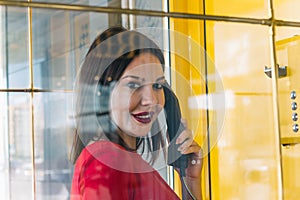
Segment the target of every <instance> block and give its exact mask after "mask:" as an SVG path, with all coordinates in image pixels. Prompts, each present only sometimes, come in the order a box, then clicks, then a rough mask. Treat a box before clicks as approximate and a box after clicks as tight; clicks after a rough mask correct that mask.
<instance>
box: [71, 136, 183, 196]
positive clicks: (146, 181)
mask: <svg viewBox="0 0 300 200" xmlns="http://www.w3.org/2000/svg"><path fill="white" fill-rule="evenodd" d="M82 199H89V200H97V199H101V200H102V199H104V200H109V199H112V200H118V199H122V200H133V199H138V200H141V199H146V200H150V199H152V200H155V199H157V200H172V199H179V198H178V196H177V195H176V194H175V192H174V191H173V190H172V189H171V188H170V187H169V185H168V184H167V183H166V182H165V181H164V180H163V179H162V177H161V176H160V175H159V173H158V172H157V171H156V170H155V169H153V168H152V167H151V166H150V165H149V164H148V163H147V162H145V161H144V160H143V159H142V158H141V157H140V155H138V154H137V153H132V152H128V151H126V150H125V149H124V148H123V147H121V146H119V145H117V144H115V143H112V142H109V141H98V142H95V143H93V144H91V145H88V146H87V147H86V148H85V149H84V150H83V151H82V152H81V154H80V156H79V157H78V159H77V161H76V164H75V170H74V176H73V181H72V190H71V200H82Z"/></svg>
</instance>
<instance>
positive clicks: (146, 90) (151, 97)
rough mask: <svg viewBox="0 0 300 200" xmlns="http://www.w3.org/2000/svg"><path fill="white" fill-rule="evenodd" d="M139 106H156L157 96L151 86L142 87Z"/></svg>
mask: <svg viewBox="0 0 300 200" xmlns="http://www.w3.org/2000/svg"><path fill="white" fill-rule="evenodd" d="M141 92H142V93H141V97H142V99H141V104H142V105H144V106H148V105H155V104H157V95H156V93H155V91H154V88H153V86H152V84H149V85H148V84H147V85H144V86H143V88H142V91H141Z"/></svg>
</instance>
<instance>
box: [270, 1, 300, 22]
mask: <svg viewBox="0 0 300 200" xmlns="http://www.w3.org/2000/svg"><path fill="white" fill-rule="evenodd" d="M274 14H275V17H276V18H277V19H281V20H292V21H300V13H299V1H297V0H274Z"/></svg>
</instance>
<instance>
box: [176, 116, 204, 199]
mask: <svg viewBox="0 0 300 200" xmlns="http://www.w3.org/2000/svg"><path fill="white" fill-rule="evenodd" d="M182 123H183V124H184V126H185V127H187V123H186V121H184V120H182ZM176 143H177V144H181V145H180V146H179V148H178V150H179V151H180V152H181V153H182V154H190V155H189V159H188V167H187V168H186V171H185V174H186V176H185V177H183V178H182V179H181V180H182V185H183V187H182V188H183V191H182V192H183V199H193V198H191V197H190V195H189V193H188V190H189V191H190V192H191V193H192V195H193V196H194V197H195V199H196V200H202V188H201V172H202V168H203V160H202V158H203V152H202V149H201V147H200V146H199V145H198V143H197V142H195V141H194V140H193V134H192V132H191V130H189V129H187V128H186V129H185V130H184V131H183V132H182V133H181V134H180V136H179V137H178V138H177V141H176ZM177 171H178V170H177ZM186 187H187V188H188V189H187V188H186Z"/></svg>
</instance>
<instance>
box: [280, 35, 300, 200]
mask: <svg viewBox="0 0 300 200" xmlns="http://www.w3.org/2000/svg"><path fill="white" fill-rule="evenodd" d="M276 49H277V56H278V62H279V64H280V65H285V66H287V76H286V77H283V78H280V79H279V81H278V85H279V88H278V89H279V105H280V128H281V133H282V138H281V143H282V144H283V147H282V162H283V186H284V197H285V199H287V200H289V199H298V198H299V196H300V181H299V180H300V172H299V170H298V169H299V164H300V131H294V130H293V126H294V125H296V124H297V125H298V124H299V119H298V120H296V119H295V120H293V118H292V115H293V114H300V113H299V108H297V109H295V110H292V103H297V106H298V107H299V105H300V101H299V99H300V98H299V97H300V87H299V80H300V72H299V66H300V58H299V54H300V36H294V37H290V38H287V39H283V40H280V41H277V42H276ZM293 91H294V92H295V93H296V96H295V98H291V93H292V92H293Z"/></svg>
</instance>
